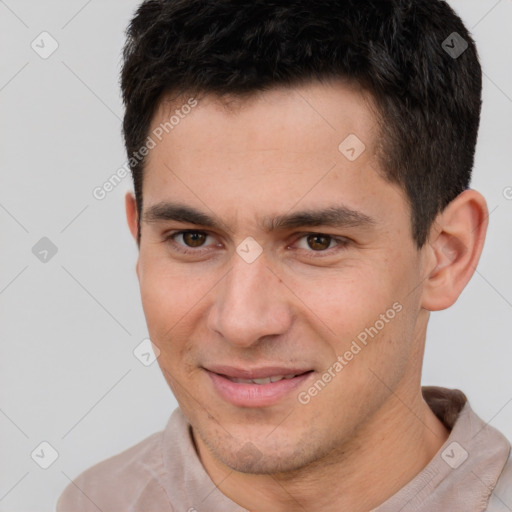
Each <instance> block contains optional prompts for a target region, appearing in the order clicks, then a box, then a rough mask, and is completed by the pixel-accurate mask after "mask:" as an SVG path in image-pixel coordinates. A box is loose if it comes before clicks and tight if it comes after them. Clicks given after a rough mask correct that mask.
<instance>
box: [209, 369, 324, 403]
mask: <svg viewBox="0 0 512 512" xmlns="http://www.w3.org/2000/svg"><path fill="white" fill-rule="evenodd" d="M205 370H206V373H207V374H208V376H209V378H210V382H211V383H212V385H213V389H214V391H215V393H216V394H217V395H218V396H219V397H220V398H221V399H223V400H224V401H226V402H229V403H231V404H233V405H235V406H237V407H266V406H270V405H274V404H276V403H278V402H280V401H282V400H284V399H285V398H287V397H288V396H289V395H290V394H291V393H292V391H293V390H295V389H296V388H297V387H299V386H301V385H303V384H304V383H305V382H306V381H307V380H308V379H311V378H312V376H313V374H314V370H310V369H308V370H305V369H300V368H292V369H288V368H278V367H274V368H259V369H252V370H247V369H239V368H233V367H220V366H217V367H210V368H208V369H206V368H205Z"/></svg>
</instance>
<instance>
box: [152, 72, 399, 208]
mask: <svg viewBox="0 0 512 512" xmlns="http://www.w3.org/2000/svg"><path fill="white" fill-rule="evenodd" d="M378 132H379V130H378V125H377V120H376V116H375V110H374V107H373V104H372V102H371V99H370V98H369V97H368V95H365V94H364V93H363V92H362V91H360V90H359V89H357V88H356V87H354V86H352V85H349V84H345V83H341V82H330V83H325V84H322V83H317V82H314V83H310V84H306V85H303V86H300V87H293V88H276V89H273V90H270V91H265V92H261V93H257V94H254V95H252V96H250V97H247V98H227V97H226V98H219V97H216V96H211V95H210V96H209V95H206V96H202V97H200V98H197V99H195V98H191V97H188V96H182V97H180V98H173V99H172V98H170V97H168V98H165V99H164V100H163V101H162V102H161V103H160V105H159V108H158V109H157V111H156V113H155V115H154V117H153V120H152V124H151V128H150V134H149V135H150V137H152V138H153V139H154V141H155V146H154V148H153V149H151V151H150V153H149V154H148V156H147V161H146V166H145V173H144V174H145V175H144V185H143V196H144V205H145V206H146V205H147V206H150V205H152V204H155V203H156V202H161V201H165V200H176V199H177V198H179V199H180V200H181V201H182V202H186V203H188V204H192V205H194V206H196V207H201V209H203V210H204V208H205V207H207V208H208V209H210V210H212V211H216V212H219V215H220V214H221V212H222V211H226V212H227V211H229V210H231V214H233V210H237V211H238V213H240V214H241V213H242V212H244V211H245V212H247V213H249V212H250V214H251V215H260V214H261V215H262V216H268V215H271V214H280V213H282V212H283V211H286V210H290V209H293V208H294V206H295V205H298V204H299V203H300V204H301V207H303V208H308V209H309V208H317V207H320V206H322V203H323V204H326V203H330V204H333V203H336V202H337V201H338V202H341V203H343V204H344V205H346V206H348V207H350V208H352V209H360V208H361V207H362V206H363V205H364V204H365V203H367V205H369V204H370V203H371V202H372V198H373V202H375V203H376V204H377V203H379V201H380V202H382V201H384V202H385V201H386V200H393V201H396V200H397V195H398V199H399V200H403V196H402V194H401V191H400V190H398V188H397V187H396V186H394V185H391V184H390V183H389V182H387V180H385V179H383V177H382V173H381V172H380V169H379V163H378V158H377V154H376V151H377V148H379V147H380V146H379V135H378ZM386 187H387V188H388V189H390V190H387V191H386ZM377 196H378V197H380V199H379V200H378V201H376V200H375V198H376V197H377ZM374 210H375V209H374ZM374 213H375V212H374ZM368 215H370V216H373V215H372V214H371V212H368Z"/></svg>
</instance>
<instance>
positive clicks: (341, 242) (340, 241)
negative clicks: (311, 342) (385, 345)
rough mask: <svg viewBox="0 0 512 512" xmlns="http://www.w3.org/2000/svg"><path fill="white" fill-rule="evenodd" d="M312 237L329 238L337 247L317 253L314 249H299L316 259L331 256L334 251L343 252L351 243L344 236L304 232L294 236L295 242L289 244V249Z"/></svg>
mask: <svg viewBox="0 0 512 512" xmlns="http://www.w3.org/2000/svg"><path fill="white" fill-rule="evenodd" d="M311 235H319V236H325V237H328V238H329V239H330V240H331V241H334V242H336V245H335V246H334V247H330V248H329V249H324V250H323V251H315V250H313V249H302V248H299V249H297V250H299V251H304V252H306V253H310V255H312V256H314V257H321V256H322V255H330V254H332V251H336V250H338V251H339V250H342V249H344V248H345V247H346V246H347V245H348V244H349V243H350V242H351V240H350V239H349V238H347V237H344V236H335V235H330V234H328V233H323V232H320V231H307V232H302V233H296V234H295V236H294V239H293V242H291V243H290V244H288V246H287V248H289V247H291V246H292V245H294V244H296V243H297V242H298V241H299V240H302V239H303V238H307V237H308V236H311Z"/></svg>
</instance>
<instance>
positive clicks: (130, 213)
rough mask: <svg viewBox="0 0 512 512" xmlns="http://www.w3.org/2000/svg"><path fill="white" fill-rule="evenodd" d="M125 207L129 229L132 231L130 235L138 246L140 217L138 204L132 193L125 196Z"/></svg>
mask: <svg viewBox="0 0 512 512" xmlns="http://www.w3.org/2000/svg"><path fill="white" fill-rule="evenodd" d="M124 205H125V210H126V221H127V222H128V228H129V229H130V233H131V234H132V236H133V238H134V239H135V242H136V243H137V245H139V241H138V230H139V216H138V214H137V203H136V202H135V196H134V195H133V193H132V192H126V195H125V196H124Z"/></svg>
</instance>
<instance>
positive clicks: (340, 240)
mask: <svg viewBox="0 0 512 512" xmlns="http://www.w3.org/2000/svg"><path fill="white" fill-rule="evenodd" d="M187 233H200V234H203V235H206V236H207V237H208V236H210V237H211V236H213V235H210V234H209V233H207V232H206V231H200V230H197V229H184V230H181V231H174V232H171V233H167V234H166V235H165V237H164V242H170V243H171V244H172V245H173V249H175V250H177V251H178V252H181V253H183V254H188V255H190V254H194V255H202V254H203V253H204V252H206V251H208V250H209V249H210V247H212V246H206V247H204V246H200V247H198V248H197V249H192V248H190V247H187V246H186V245H182V244H179V243H177V242H176V240H175V239H176V237H178V236H180V235H184V234H187ZM298 235H299V236H297V237H295V238H294V241H293V242H292V243H291V244H289V245H287V249H288V247H289V246H290V245H293V244H296V243H297V242H298V241H299V240H301V239H303V238H306V237H308V236H310V235H322V236H326V237H328V238H329V239H330V241H332V242H335V243H336V245H335V246H334V247H331V248H329V249H325V250H323V251H313V250H312V249H311V250H307V249H298V250H299V251H305V252H306V253H307V254H308V257H311V258H319V257H320V258H321V257H325V256H326V255H329V256H330V255H331V254H332V252H331V251H333V250H334V251H340V250H343V249H345V248H346V246H347V245H348V244H349V243H350V240H349V239H348V238H345V237H335V236H332V235H328V234H326V233H320V232H305V233H298ZM216 245H218V244H216Z"/></svg>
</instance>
